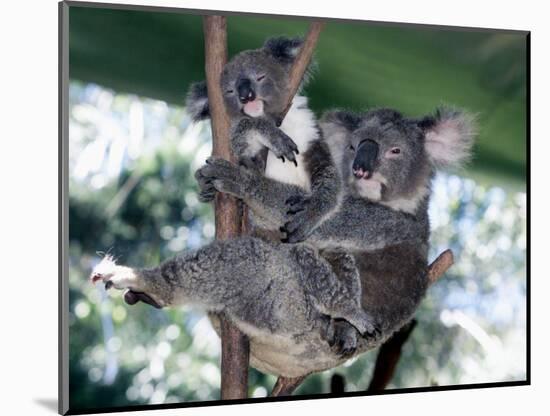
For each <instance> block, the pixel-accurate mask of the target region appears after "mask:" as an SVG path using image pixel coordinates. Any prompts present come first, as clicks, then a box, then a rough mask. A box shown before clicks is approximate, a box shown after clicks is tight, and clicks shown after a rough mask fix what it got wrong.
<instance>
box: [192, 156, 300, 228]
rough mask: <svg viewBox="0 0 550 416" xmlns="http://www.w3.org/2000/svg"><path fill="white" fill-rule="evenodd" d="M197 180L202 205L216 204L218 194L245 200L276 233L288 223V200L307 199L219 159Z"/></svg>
mask: <svg viewBox="0 0 550 416" xmlns="http://www.w3.org/2000/svg"><path fill="white" fill-rule="evenodd" d="M195 178H196V179H197V181H198V183H199V186H200V188H201V191H200V195H199V198H200V199H201V201H203V202H209V201H211V200H213V199H214V195H215V193H216V192H217V191H219V192H225V193H228V194H231V195H233V196H235V197H236V198H239V199H242V200H243V201H244V202H245V203H246V204H247V205H248V206H249V207H250V209H251V210H252V211H253V212H254V214H255V215H256V216H258V217H260V218H263V219H264V220H265V221H266V223H268V224H269V226H270V227H271V228H272V229H273V230H276V229H278V228H279V227H281V226H282V225H283V224H284V223H285V222H286V221H287V220H288V217H287V214H286V211H287V209H286V207H285V204H284V202H285V200H286V199H288V198H289V197H290V196H291V195H305V191H304V190H303V189H301V188H300V187H298V186H296V185H290V184H286V183H282V182H278V181H275V180H273V179H270V178H266V177H265V176H264V175H262V174H261V173H259V172H257V171H253V170H249V169H246V168H244V167H242V166H237V165H235V164H233V163H231V162H228V161H226V160H223V159H219V158H210V159H208V161H207V163H206V165H204V166H202V167H201V168H200V169H198V170H197V172H196V173H195Z"/></svg>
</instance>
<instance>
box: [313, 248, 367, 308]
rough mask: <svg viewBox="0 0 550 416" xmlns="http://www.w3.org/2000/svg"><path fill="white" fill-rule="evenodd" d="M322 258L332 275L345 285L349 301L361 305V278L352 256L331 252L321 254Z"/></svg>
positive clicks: (345, 253) (342, 252)
mask: <svg viewBox="0 0 550 416" xmlns="http://www.w3.org/2000/svg"><path fill="white" fill-rule="evenodd" d="M322 256H323V258H324V259H326V260H327V261H328V262H329V263H330V265H331V267H332V271H333V272H334V274H335V275H336V276H337V277H338V278H339V279H340V281H341V282H342V283H343V284H344V285H345V287H346V289H347V290H348V292H349V294H350V297H351V299H353V300H354V301H355V303H357V305H361V290H362V289H361V276H360V275H359V269H357V264H356V263H355V258H354V257H353V255H351V254H350V253H347V252H345V251H333V252H323V253H322Z"/></svg>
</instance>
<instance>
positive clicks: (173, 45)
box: [69, 6, 527, 188]
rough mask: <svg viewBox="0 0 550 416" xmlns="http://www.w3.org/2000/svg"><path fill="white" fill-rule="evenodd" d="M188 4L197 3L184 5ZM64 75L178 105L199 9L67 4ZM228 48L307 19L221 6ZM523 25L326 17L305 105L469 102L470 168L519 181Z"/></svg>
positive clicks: (426, 106) (193, 64) (247, 45)
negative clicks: (474, 118)
mask: <svg viewBox="0 0 550 416" xmlns="http://www.w3.org/2000/svg"><path fill="white" fill-rule="evenodd" d="M193 13H196V12H193ZM69 15H70V23H69V24H70V27H69V31H70V32H69V35H70V45H69V47H70V55H69V59H70V76H71V79H78V80H81V81H85V82H94V83H98V84H101V85H104V86H107V87H109V88H113V89H115V90H117V91H120V92H130V93H134V94H140V95H144V96H148V97H153V98H156V99H161V100H165V101H167V102H170V103H174V104H176V105H182V104H183V102H184V97H185V94H186V91H187V89H188V87H189V84H190V83H191V82H193V81H199V80H202V79H204V39H203V32H202V20H201V16H200V15H198V14H191V12H190V11H186V10H184V9H182V12H181V13H174V12H173V11H171V12H161V11H154V12H153V11H132V10H112V9H111V10H110V9H101V8H88V7H82V6H78V7H76V6H72V7H71V8H70V12H69ZM227 22H228V25H227V26H228V42H229V54H230V56H232V55H234V54H235V53H237V52H239V51H242V50H245V49H256V48H259V47H260V46H261V45H262V44H263V43H264V41H265V40H266V39H267V38H268V37H271V36H278V35H288V36H303V35H304V34H305V32H306V30H307V27H308V24H309V21H308V20H305V19H297V18H274V17H259V16H253V15H248V16H236V15H232V16H228V19H227ZM526 47H527V33H526V32H512V31H498V32H497V31H487V30H476V29H469V30H463V29H462V30H461V29H455V28H449V27H447V28H437V27H427V26H412V25H403V24H392V23H383V24H381V23H376V22H358V21H355V22H345V21H338V20H336V21H329V22H327V25H326V27H325V29H324V30H323V33H322V34H321V37H320V40H319V43H318V45H317V48H316V60H317V61H318V63H319V70H318V71H317V73H316V74H315V77H314V79H313V81H312V82H311V83H310V84H309V85H308V87H307V96H308V97H309V99H310V104H311V106H312V108H313V109H314V110H315V111H316V112H317V113H318V114H320V113H321V112H322V111H325V110H327V109H329V108H335V107H344V108H351V109H355V110H363V109H365V108H372V107H390V108H397V109H399V110H400V111H403V112H404V113H406V114H407V115H410V116H415V117H417V116H421V115H423V114H426V113H429V112H432V111H433V110H434V108H435V107H436V106H438V105H440V104H441V103H447V104H452V105H456V106H459V107H463V108H465V109H467V110H468V111H471V112H473V113H476V114H478V118H479V120H480V127H481V128H480V136H479V140H478V141H477V150H476V158H475V160H474V162H473V165H472V166H471V168H470V169H469V170H468V172H467V175H468V176H473V177H475V178H477V179H481V180H483V181H485V182H486V183H489V184H494V183H496V182H497V181H498V184H499V185H501V186H502V185H505V186H509V185H511V184H513V185H514V186H515V187H516V188H519V187H524V178H525V174H526V158H527V151H526V130H527V129H526V126H527V115H526V89H527V67H526V62H527V55H526V54H527V49H526Z"/></svg>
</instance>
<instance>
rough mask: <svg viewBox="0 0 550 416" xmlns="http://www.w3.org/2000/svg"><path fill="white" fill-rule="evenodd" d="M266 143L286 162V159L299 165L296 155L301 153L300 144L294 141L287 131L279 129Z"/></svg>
mask: <svg viewBox="0 0 550 416" xmlns="http://www.w3.org/2000/svg"><path fill="white" fill-rule="evenodd" d="M267 140H268V143H266V145H267V147H268V148H269V150H271V151H272V152H273V153H274V154H275V156H277V157H278V158H279V159H281V160H282V161H283V162H285V160H286V159H288V160H290V161H291V162H293V163H294V165H295V166H298V162H297V161H296V155H297V154H299V152H298V146H296V143H294V140H292V139H291V138H290V137H289V136H288V135H287V134H286V133H284V132H283V131H282V130H279V129H277V130H276V134H273V135H270V136H269V138H268V139H267Z"/></svg>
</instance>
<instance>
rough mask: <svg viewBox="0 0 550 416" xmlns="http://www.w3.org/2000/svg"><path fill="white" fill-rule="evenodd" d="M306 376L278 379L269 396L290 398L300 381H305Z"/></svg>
mask: <svg viewBox="0 0 550 416" xmlns="http://www.w3.org/2000/svg"><path fill="white" fill-rule="evenodd" d="M306 377H307V376H302V377H296V378H289V377H279V378H278V379H277V382H276V383H275V386H274V387H273V390H272V391H271V396H272V397H275V396H290V395H291V394H292V392H293V391H294V390H296V388H298V386H299V385H300V384H302V381H304V380H305V378H306Z"/></svg>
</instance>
